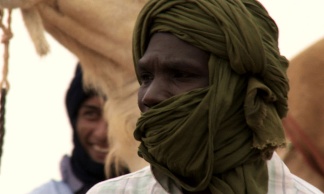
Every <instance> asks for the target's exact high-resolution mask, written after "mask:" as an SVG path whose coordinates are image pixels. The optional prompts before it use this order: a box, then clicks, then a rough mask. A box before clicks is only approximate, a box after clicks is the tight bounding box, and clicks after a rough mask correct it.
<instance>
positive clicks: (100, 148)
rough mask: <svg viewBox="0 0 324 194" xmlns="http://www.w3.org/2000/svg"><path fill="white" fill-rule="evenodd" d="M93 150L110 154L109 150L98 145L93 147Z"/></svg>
mask: <svg viewBox="0 0 324 194" xmlns="http://www.w3.org/2000/svg"><path fill="white" fill-rule="evenodd" d="M93 149H94V150H96V151H98V152H102V153H107V152H108V148H106V147H100V146H98V145H93Z"/></svg>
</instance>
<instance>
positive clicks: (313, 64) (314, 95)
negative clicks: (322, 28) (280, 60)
mask: <svg viewBox="0 0 324 194" xmlns="http://www.w3.org/2000/svg"><path fill="white" fill-rule="evenodd" d="M287 73H288V77H289V80H290V88H291V89H290V91H289V94H288V105H289V111H288V116H289V117H291V118H293V119H294V120H295V121H296V123H297V124H298V126H299V127H300V129H301V130H302V131H303V132H304V133H305V134H306V135H307V136H308V137H309V138H310V139H311V142H312V143H313V144H314V145H315V146H316V147H317V148H316V149H317V150H318V151H319V153H320V155H321V158H322V161H323V160H324V158H323V157H324V103H323V100H324V39H321V40H319V41H318V42H316V43H315V44H313V45H311V46H310V47H308V48H306V49H305V50H304V51H303V52H301V53H300V54H298V55H297V56H296V57H294V58H293V59H292V60H291V61H290V66H289V68H288V72H287ZM284 121H285V120H284ZM286 122H288V121H286ZM284 124H285V127H288V126H287V123H285V122H284ZM294 133H297V131H296V129H295V131H294ZM288 137H289V136H288ZM301 141H302V140H301ZM294 144H301V142H298V141H297V142H292V147H290V148H291V149H286V150H279V152H280V153H281V156H282V158H283V160H284V161H285V163H286V164H287V165H288V167H289V169H290V170H291V171H292V173H294V174H296V175H297V176H299V177H301V178H303V179H305V180H306V181H308V182H310V183H312V184H313V185H315V186H316V187H318V188H319V189H320V190H321V191H323V192H324V174H322V175H321V174H320V172H319V171H316V170H314V169H312V168H311V167H310V166H308V165H307V164H308V163H306V160H305V158H304V156H303V155H302V154H301V153H300V152H299V151H298V149H296V147H297V146H296V145H294ZM308 153H311V151H310V150H308ZM314 162H317V163H319V161H318V160H317V161H314ZM320 165H322V167H323V166H324V164H320ZM322 170H323V169H322ZM322 172H323V171H322Z"/></svg>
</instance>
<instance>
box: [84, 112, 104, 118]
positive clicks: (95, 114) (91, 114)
mask: <svg viewBox="0 0 324 194" xmlns="http://www.w3.org/2000/svg"><path fill="white" fill-rule="evenodd" d="M83 116H84V117H85V118H86V119H89V120H96V119H98V118H100V114H99V113H98V112H96V111H85V112H84V113H83Z"/></svg>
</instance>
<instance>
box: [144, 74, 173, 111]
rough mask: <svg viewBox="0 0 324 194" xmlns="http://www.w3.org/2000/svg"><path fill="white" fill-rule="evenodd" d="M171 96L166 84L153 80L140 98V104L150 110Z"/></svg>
mask: <svg viewBox="0 0 324 194" xmlns="http://www.w3.org/2000/svg"><path fill="white" fill-rule="evenodd" d="M171 96H172V95H171V93H170V88H168V84H166V83H164V82H161V81H159V80H154V81H153V82H152V83H151V84H150V86H149V87H148V88H147V89H146V91H145V93H144V95H143V98H142V103H143V104H144V105H145V106H146V107H148V108H150V107H152V106H155V105H157V104H159V103H160V102H162V101H164V100H166V99H168V98H170V97H171Z"/></svg>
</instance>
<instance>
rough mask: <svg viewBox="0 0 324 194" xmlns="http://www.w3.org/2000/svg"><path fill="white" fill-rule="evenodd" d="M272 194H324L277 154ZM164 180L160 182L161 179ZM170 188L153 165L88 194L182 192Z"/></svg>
mask: <svg viewBox="0 0 324 194" xmlns="http://www.w3.org/2000/svg"><path fill="white" fill-rule="evenodd" d="M267 165H268V173H269V185H268V194H323V192H321V191H320V190H318V189H317V188H315V187H314V186H312V185H311V184H309V183H307V182H306V181H304V180H302V179H300V178H298V177H297V176H295V175H293V174H292V173H290V171H289V169H288V168H287V166H286V165H285V164H284V163H283V161H282V160H281V159H280V157H279V156H278V155H277V154H276V153H274V154H273V157H272V158H271V160H269V161H268V163H267ZM159 180H160V179H159ZM162 184H164V186H165V185H167V186H166V189H165V188H163V187H162V186H161V184H160V183H159V182H157V181H156V179H155V177H154V175H153V173H152V170H151V168H150V166H147V167H144V168H143V169H141V170H139V171H136V172H133V173H130V174H127V175H124V176H120V177H116V178H113V179H109V180H106V181H103V182H100V183H98V184H96V185H95V186H93V187H92V188H91V189H90V190H89V191H88V192H87V194H168V193H171V194H178V193H181V191H180V190H179V189H178V188H177V187H176V186H175V185H174V184H172V182H171V181H168V180H165V179H164V180H163V183H162Z"/></svg>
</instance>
